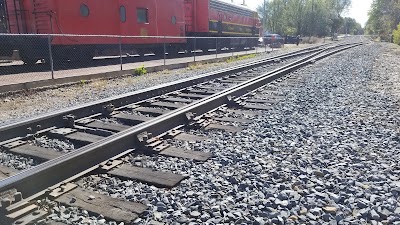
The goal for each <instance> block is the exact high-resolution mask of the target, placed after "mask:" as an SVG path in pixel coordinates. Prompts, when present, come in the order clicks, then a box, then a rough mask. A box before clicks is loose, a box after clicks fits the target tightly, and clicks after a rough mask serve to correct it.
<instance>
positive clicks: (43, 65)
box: [0, 34, 273, 85]
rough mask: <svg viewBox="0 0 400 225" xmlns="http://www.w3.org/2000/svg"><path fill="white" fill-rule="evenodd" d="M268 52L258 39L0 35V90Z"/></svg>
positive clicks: (267, 47)
mask: <svg viewBox="0 0 400 225" xmlns="http://www.w3.org/2000/svg"><path fill="white" fill-rule="evenodd" d="M267 51H273V49H271V48H270V47H269V46H267V45H265V44H264V42H263V40H262V39H260V38H258V37H169V36H113V35H33V34H32V35H31V34H23V35H17V34H15V35H14V34H0V85H7V84H14V83H25V82H31V81H38V80H48V79H57V78H66V77H73V76H84V75H91V74H101V73H110V72H115V71H127V70H133V69H135V68H140V67H142V66H145V67H152V66H163V65H164V66H165V65H169V64H177V63H185V62H194V61H201V60H205V59H210V58H219V57H231V56H237V55H244V54H250V53H260V52H267Z"/></svg>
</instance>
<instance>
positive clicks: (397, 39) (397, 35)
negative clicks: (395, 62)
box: [393, 24, 400, 45]
mask: <svg viewBox="0 0 400 225" xmlns="http://www.w3.org/2000/svg"><path fill="white" fill-rule="evenodd" d="M393 42H394V43H395V44H398V45H400V24H399V25H397V29H396V30H394V31H393Z"/></svg>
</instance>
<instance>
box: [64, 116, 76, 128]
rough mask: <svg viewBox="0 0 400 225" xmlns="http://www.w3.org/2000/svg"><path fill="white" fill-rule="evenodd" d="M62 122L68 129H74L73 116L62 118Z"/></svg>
mask: <svg viewBox="0 0 400 225" xmlns="http://www.w3.org/2000/svg"><path fill="white" fill-rule="evenodd" d="M63 120H64V121H65V125H66V126H67V127H70V128H74V127H75V116H74V115H72V114H69V115H66V116H64V117H63Z"/></svg>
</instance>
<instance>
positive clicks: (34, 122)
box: [0, 46, 321, 144]
mask: <svg viewBox="0 0 400 225" xmlns="http://www.w3.org/2000/svg"><path fill="white" fill-rule="evenodd" d="M319 48H321V47H320V46H314V47H311V48H307V49H302V50H299V51H295V52H291V53H285V54H281V55H278V56H275V57H271V58H267V59H262V60H258V61H254V62H249V63H245V64H242V65H238V66H234V67H231V68H227V69H222V70H218V71H215V72H210V73H206V74H202V75H198V76H195V77H192V78H186V79H182V80H179V81H175V82H170V83H166V84H161V85H158V86H155V87H150V88H146V89H143V90H139V91H134V92H130V93H126V94H122V95H118V96H115V97H110V98H106V99H103V100H98V101H95V102H92V103H86V104H81V105H78V106H74V107H71V108H68V109H62V110H58V111H55V112H51V113H46V114H43V115H40V116H37V117H34V118H31V119H26V120H23V121H19V122H16V123H12V124H9V125H5V126H3V127H0V144H4V143H6V141H8V140H12V139H14V138H18V137H26V136H28V135H32V134H35V133H36V132H38V131H40V130H45V129H48V128H51V127H54V126H55V127H62V126H64V122H63V117H64V116H66V115H74V116H75V118H76V119H80V118H83V117H87V116H90V115H93V114H97V113H101V112H102V110H103V106H105V105H109V104H112V105H114V106H115V107H116V108H119V107H122V106H124V105H129V104H133V103H135V102H138V101H142V100H146V99H149V98H152V97H155V96H158V95H162V94H166V93H170V92H173V91H176V90H180V89H183V88H187V87H190V86H192V85H195V84H199V83H202V82H205V81H207V80H211V79H216V78H220V77H223V76H225V75H227V74H231V73H234V72H240V71H244V70H247V69H251V68H254V67H258V66H260V65H263V64H268V63H272V62H274V61H275V60H277V59H281V60H282V59H289V58H292V57H297V56H301V55H305V54H309V53H312V52H315V51H318V49H319Z"/></svg>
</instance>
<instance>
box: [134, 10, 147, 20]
mask: <svg viewBox="0 0 400 225" xmlns="http://www.w3.org/2000/svg"><path fill="white" fill-rule="evenodd" d="M137 21H138V23H148V22H149V17H148V9H137Z"/></svg>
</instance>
